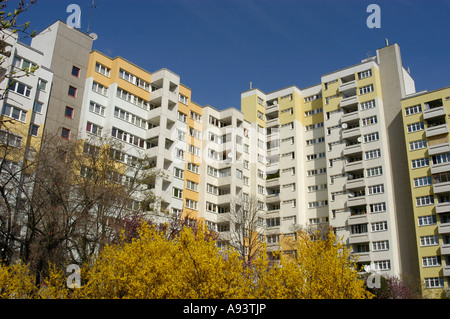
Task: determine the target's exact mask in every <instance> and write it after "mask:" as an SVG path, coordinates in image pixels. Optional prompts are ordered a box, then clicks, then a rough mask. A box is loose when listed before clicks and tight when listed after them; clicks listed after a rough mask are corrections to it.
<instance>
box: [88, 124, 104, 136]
mask: <svg viewBox="0 0 450 319" xmlns="http://www.w3.org/2000/svg"><path fill="white" fill-rule="evenodd" d="M86 132H89V133H91V134H94V135H97V136H101V135H102V127H100V126H98V125H96V124H93V123H91V122H87V124H86Z"/></svg>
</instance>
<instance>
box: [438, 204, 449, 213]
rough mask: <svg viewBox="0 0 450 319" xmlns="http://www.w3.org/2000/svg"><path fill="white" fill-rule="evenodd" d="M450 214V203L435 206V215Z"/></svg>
mask: <svg viewBox="0 0 450 319" xmlns="http://www.w3.org/2000/svg"><path fill="white" fill-rule="evenodd" d="M448 212H450V202H442V203H437V204H436V213H438V214H443V213H448Z"/></svg>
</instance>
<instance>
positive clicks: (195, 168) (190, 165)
mask: <svg viewBox="0 0 450 319" xmlns="http://www.w3.org/2000/svg"><path fill="white" fill-rule="evenodd" d="M186 168H187V170H188V171H190V172H193V173H196V174H198V173H199V169H200V166H198V165H197V164H194V163H187V165H186Z"/></svg>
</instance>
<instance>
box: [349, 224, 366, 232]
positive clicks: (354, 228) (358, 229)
mask: <svg viewBox="0 0 450 319" xmlns="http://www.w3.org/2000/svg"><path fill="white" fill-rule="evenodd" d="M350 233H351V234H364V233H367V224H357V225H351V227H350Z"/></svg>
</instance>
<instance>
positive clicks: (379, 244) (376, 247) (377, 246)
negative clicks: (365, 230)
mask: <svg viewBox="0 0 450 319" xmlns="http://www.w3.org/2000/svg"><path fill="white" fill-rule="evenodd" d="M372 250H373V251H380V250H389V241H388V240H382V241H374V242H372Z"/></svg>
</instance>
